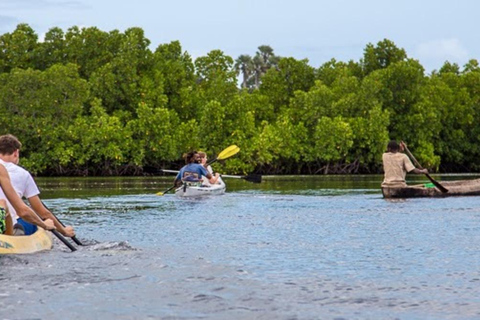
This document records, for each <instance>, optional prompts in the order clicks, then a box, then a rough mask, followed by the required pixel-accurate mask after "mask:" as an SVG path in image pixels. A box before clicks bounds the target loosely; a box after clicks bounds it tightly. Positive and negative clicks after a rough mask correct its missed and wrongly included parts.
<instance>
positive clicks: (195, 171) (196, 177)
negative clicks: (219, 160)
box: [174, 151, 220, 186]
mask: <svg viewBox="0 0 480 320" xmlns="http://www.w3.org/2000/svg"><path fill="white" fill-rule="evenodd" d="M184 158H185V163H186V165H185V166H183V168H182V169H180V172H178V174H177V176H176V177H175V181H174V184H175V185H176V186H180V185H181V184H182V182H183V181H187V182H199V183H200V182H202V176H205V177H206V178H207V180H208V182H210V183H211V184H215V183H216V182H217V181H218V178H219V177H220V176H219V174H218V173H216V174H215V177H214V176H213V175H212V174H211V173H209V172H208V171H207V169H205V167H204V166H202V165H201V164H200V163H199V162H201V160H200V158H199V156H198V152H197V151H191V152H189V153H187V154H185V155H184Z"/></svg>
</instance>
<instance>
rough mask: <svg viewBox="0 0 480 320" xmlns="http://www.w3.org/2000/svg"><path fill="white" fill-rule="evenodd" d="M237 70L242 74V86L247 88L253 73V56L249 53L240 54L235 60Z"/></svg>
mask: <svg viewBox="0 0 480 320" xmlns="http://www.w3.org/2000/svg"><path fill="white" fill-rule="evenodd" d="M235 70H236V71H237V73H239V74H240V73H241V74H242V77H243V80H242V88H247V86H248V80H249V79H250V77H251V76H252V73H253V60H252V57H250V56H249V55H248V54H242V55H240V56H239V57H238V58H237V60H235Z"/></svg>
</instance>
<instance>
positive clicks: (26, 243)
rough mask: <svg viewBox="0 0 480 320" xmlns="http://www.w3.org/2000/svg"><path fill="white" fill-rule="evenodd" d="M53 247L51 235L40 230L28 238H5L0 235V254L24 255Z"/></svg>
mask: <svg viewBox="0 0 480 320" xmlns="http://www.w3.org/2000/svg"><path fill="white" fill-rule="evenodd" d="M52 247H53V241H52V233H51V232H47V231H45V230H44V229H42V228H38V230H37V231H36V232H35V233H34V234H32V235H29V236H7V235H4V234H0V254H25V253H34V252H39V251H44V250H50V249H52Z"/></svg>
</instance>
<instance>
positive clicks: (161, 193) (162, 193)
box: [157, 185, 176, 196]
mask: <svg viewBox="0 0 480 320" xmlns="http://www.w3.org/2000/svg"><path fill="white" fill-rule="evenodd" d="M175 187H176V186H175V185H173V186H171V187H170V188H168V189H167V190H165V191H163V192H158V193H157V194H158V195H162V196H163V195H164V194H165V193H167V192H168V191H170V190H172V189H173V188H175Z"/></svg>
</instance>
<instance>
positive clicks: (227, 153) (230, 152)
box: [156, 145, 240, 196]
mask: <svg viewBox="0 0 480 320" xmlns="http://www.w3.org/2000/svg"><path fill="white" fill-rule="evenodd" d="M239 151H240V148H239V147H237V146H236V145H231V146H229V147H227V148H226V149H224V150H223V151H222V152H220V153H219V154H218V156H217V157H216V158H215V159H213V160H210V161H209V162H208V164H211V163H214V162H215V161H218V160H225V159H227V158H230V157H231V156H234V155H236V154H237V153H238V152H239ZM162 171H163V172H172V171H174V170H162ZM175 173H178V171H175ZM173 188H175V185H173V186H171V187H170V188H168V189H167V190H165V191H161V192H157V193H156V194H157V196H163V195H164V194H165V193H167V192H168V191H170V190H172V189H173Z"/></svg>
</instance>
